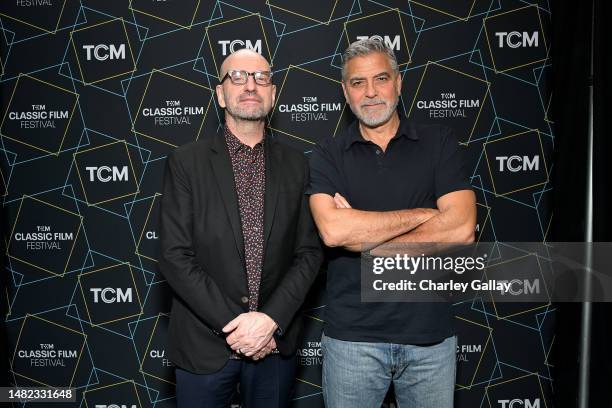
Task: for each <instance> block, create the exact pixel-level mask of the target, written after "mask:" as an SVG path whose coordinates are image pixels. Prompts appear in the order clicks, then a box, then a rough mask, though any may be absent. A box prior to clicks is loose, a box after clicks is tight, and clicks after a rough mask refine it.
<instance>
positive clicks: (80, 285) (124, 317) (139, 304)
mask: <svg viewBox="0 0 612 408" xmlns="http://www.w3.org/2000/svg"><path fill="white" fill-rule="evenodd" d="M123 265H127V267H128V270H129V272H130V276H131V278H132V283H133V284H134V291H135V292H136V299H137V300H138V306H139V308H140V312H138V313H135V314H132V315H129V316H123V317H119V318H117V319H112V320H107V321H105V322H100V323H94V322H93V319H92V318H91V314H90V312H89V306H88V305H87V297H86V296H85V292H84V289H83V283H82V282H81V276H83V275H89V274H92V273H96V272H100V271H104V270H107V269H111V268H116V267H118V266H123ZM77 281H78V283H79V287H80V288H81V294H82V295H83V303H84V304H85V310H86V311H87V316H88V317H89V324H90V325H91V326H92V327H96V326H102V325H105V324H108V323H114V322H118V321H119V320H125V319H129V318H130V317H136V316H140V315H142V314H143V313H144V312H143V310H142V302H141V301H140V294H139V293H138V286H137V285H136V280H135V279H134V273H133V272H132V266H131V265H130V263H129V262H122V263H119V264H116V265H111V266H106V267H104V268H100V269H96V270H93V271H89V272H83V273H81V274H79V275H78V276H77Z"/></svg>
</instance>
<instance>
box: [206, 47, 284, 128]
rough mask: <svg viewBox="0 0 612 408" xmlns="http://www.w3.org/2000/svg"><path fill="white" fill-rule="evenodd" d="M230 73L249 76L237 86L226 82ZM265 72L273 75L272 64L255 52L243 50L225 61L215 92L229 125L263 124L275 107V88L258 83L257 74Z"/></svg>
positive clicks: (229, 81)
mask: <svg viewBox="0 0 612 408" xmlns="http://www.w3.org/2000/svg"><path fill="white" fill-rule="evenodd" d="M228 71H243V72H247V73H248V76H247V77H246V83H240V81H238V83H234V80H233V79H231V78H226V74H227V73H228ZM263 71H270V64H269V63H268V61H267V60H266V59H265V58H264V57H262V56H261V55H259V54H258V53H257V52H255V51H253V50H249V49H246V48H243V49H241V50H238V51H236V52H234V53H233V54H230V55H229V56H228V57H227V58H225V61H223V64H221V69H220V70H219V80H220V81H221V82H220V83H219V84H218V85H217V86H216V88H215V91H216V93H217V101H218V102H219V106H220V107H222V108H224V109H225V121H226V123H228V124H230V125H231V124H232V123H236V122H237V121H251V122H259V123H260V124H263V123H264V120H265V117H266V115H267V114H268V113H270V110H271V109H272V106H273V105H274V101H275V98H276V86H274V85H273V84H271V83H265V84H257V83H256V81H255V75H254V73H255V72H263ZM243 78H244V77H243Z"/></svg>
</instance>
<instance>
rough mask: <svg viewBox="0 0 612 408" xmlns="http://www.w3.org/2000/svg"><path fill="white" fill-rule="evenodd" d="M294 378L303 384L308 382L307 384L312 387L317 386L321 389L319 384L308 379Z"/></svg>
mask: <svg viewBox="0 0 612 408" xmlns="http://www.w3.org/2000/svg"><path fill="white" fill-rule="evenodd" d="M296 380H298V381H300V382H303V383H305V384H308V385H312V386H313V387H317V388H320V389H323V387H321V386H320V385H317V384H315V383H311V382H310V381H306V380H302V379H301V378H296Z"/></svg>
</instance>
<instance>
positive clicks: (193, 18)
mask: <svg viewBox="0 0 612 408" xmlns="http://www.w3.org/2000/svg"><path fill="white" fill-rule="evenodd" d="M132 1H133V0H130V2H129V4H128V9H129V10H133V11H136V12H138V13H141V14H144V15H147V16H149V17H153V18H156V19H158V20H161V21H165V22H166V23H170V24H174V25H176V26H178V27H181V28H185V29H187V30H191V27H192V26H193V22H194V20H195V18H196V14H198V8H199V7H200V0H198V2H197V3H196V6H195V10H194V11H193V16H192V17H191V22H190V23H189V25H188V26H185V25H182V24H179V23H177V22H175V21H171V20H167V19H165V18H162V17H159V16H156V15H155V14H151V13H147V12H145V11H141V10H138V9H135V8H133V7H132Z"/></svg>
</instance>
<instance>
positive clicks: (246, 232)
mask: <svg viewBox="0 0 612 408" xmlns="http://www.w3.org/2000/svg"><path fill="white" fill-rule="evenodd" d="M225 141H226V143H227V148H228V150H229V156H230V160H231V162H232V169H233V170H234V184H235V186H236V194H237V196H238V209H239V211H240V222H241V225H242V235H243V238H244V261H245V266H246V273H247V282H248V288H249V311H256V310H257V306H258V298H259V283H260V281H261V272H262V268H263V251H264V236H263V235H264V231H263V229H264V191H265V185H266V171H265V168H266V166H265V157H264V140H263V139H262V141H261V142H259V143H257V144H256V145H255V146H254V147H253V148H251V147H249V146H247V145H245V144H243V143H242V142H241V141H240V140H239V139H238V138H237V137H236V136H235V135H233V134H232V132H231V131H230V130H229V129H228V128H227V126H226V127H225Z"/></svg>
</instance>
